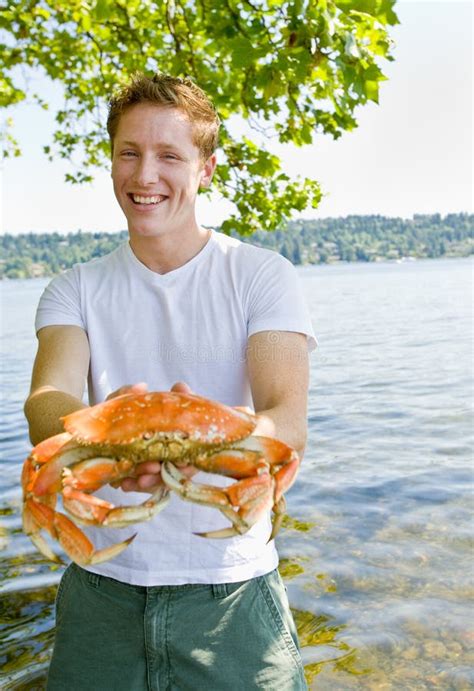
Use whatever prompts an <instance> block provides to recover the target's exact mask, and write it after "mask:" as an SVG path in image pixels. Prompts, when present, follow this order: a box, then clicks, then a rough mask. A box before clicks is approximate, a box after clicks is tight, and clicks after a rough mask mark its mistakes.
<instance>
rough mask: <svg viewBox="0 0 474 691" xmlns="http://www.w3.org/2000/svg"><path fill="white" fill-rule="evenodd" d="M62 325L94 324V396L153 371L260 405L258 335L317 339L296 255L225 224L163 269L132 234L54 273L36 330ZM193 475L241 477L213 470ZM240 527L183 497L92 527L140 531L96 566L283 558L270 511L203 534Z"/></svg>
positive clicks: (117, 535) (163, 385)
mask: <svg viewBox="0 0 474 691" xmlns="http://www.w3.org/2000/svg"><path fill="white" fill-rule="evenodd" d="M60 324H61V325H75V326H79V327H81V328H83V329H84V330H85V331H86V333H87V336H88V339H89V344H90V352H91V362H90V371H89V377H88V390H89V402H90V404H91V405H92V404H95V403H98V402H100V401H103V400H104V399H105V398H106V396H108V394H109V393H111V392H112V391H114V390H116V389H118V388H119V387H121V386H123V385H125V384H133V383H135V382H138V381H144V382H147V384H148V387H149V390H150V391H165V390H168V389H169V388H170V387H171V386H172V385H173V384H174V383H175V382H176V381H184V382H186V383H187V384H189V386H190V387H191V389H192V390H193V391H194V392H195V393H196V394H199V395H202V396H205V397H207V398H211V399H215V400H218V401H222V402H223V403H226V404H228V405H231V406H236V405H240V406H245V405H247V406H250V407H253V403H252V396H251V391H250V384H249V380H248V375H247V370H246V362H245V349H246V346H247V341H248V338H249V336H251V335H252V334H254V333H257V332H259V331H267V330H272V331H295V332H300V333H304V334H306V335H307V336H308V348H309V350H311V349H313V348H314V346H315V344H316V342H315V339H314V335H313V331H312V326H311V320H310V318H309V314H308V311H307V308H306V305H305V302H304V299H303V296H302V292H301V288H300V285H299V280H298V276H297V273H296V271H295V269H294V267H293V266H292V264H291V263H290V262H289V261H287V260H286V259H284V258H283V257H281V256H280V255H278V254H277V253H275V252H272V251H270V250H266V249H261V248H257V247H254V246H252V245H248V244H245V243H242V242H240V241H239V240H236V239H233V238H229V237H228V236H226V235H223V234H221V233H217V232H215V231H212V232H211V236H210V239H209V240H208V242H207V244H206V245H205V246H204V247H203V249H202V250H201V251H200V252H199V253H198V254H197V255H196V256H195V257H193V258H192V259H191V260H190V261H189V262H187V263H186V264H184V265H183V266H181V267H179V268H178V269H175V270H174V271H170V272H168V273H166V274H163V275H162V274H157V273H155V272H153V271H151V270H150V269H148V268H147V267H146V266H145V265H144V264H142V263H141V262H140V261H139V260H138V259H137V257H136V256H135V255H134V253H133V251H132V249H131V247H130V245H129V244H128V242H126V243H124V244H122V245H121V246H120V247H118V248H117V249H116V250H115V251H113V252H111V253H110V254H108V255H106V256H105V257H101V258H99V259H96V260H93V261H91V262H87V263H85V264H77V265H75V266H74V267H73V268H72V269H70V270H68V271H66V272H65V273H63V274H61V275H60V276H58V277H56V278H54V279H53V280H52V281H51V283H50V284H49V285H48V287H47V288H46V290H45V291H44V293H43V295H42V297H41V300H40V303H39V307H38V311H37V315H36V330H37V331H39V329H41V328H43V327H44V326H51V325H60ZM193 481H195V482H205V483H210V484H215V485H219V486H226V485H228V484H230V483H231V482H232V480H229V479H228V478H224V477H222V476H218V475H209V474H207V473H198V474H197V475H195V476H194V478H193ZM97 495H98V496H101V497H103V498H104V499H107V500H109V501H111V502H113V503H115V504H117V505H122V504H138V503H141V502H143V501H144V500H145V499H146V498H147V495H144V494H142V493H138V492H137V493H124V492H122V491H121V490H116V489H113V488H112V487H110V486H106V487H104V488H102V489H101V490H100V492H97ZM228 525H229V521H228V520H227V519H226V518H225V517H224V516H222V514H221V513H220V512H219V511H218V510H217V509H214V508H212V507H206V506H198V505H196V504H192V503H190V502H185V501H183V500H182V499H180V498H179V497H177V496H175V495H173V496H172V498H171V501H170V502H169V504H168V505H167V506H166V508H165V509H163V511H161V512H160V513H159V514H158V515H157V516H155V517H154V518H153V519H152V520H151V521H147V522H143V523H140V524H136V525H133V526H130V527H128V528H121V529H111V528H87V529H85V532H87V534H88V535H89V537H90V538H91V539H92V540H93V542H94V544H95V546H96V547H97V548H102V547H105V546H106V545H109V544H111V543H113V542H118V541H121V540H123V539H125V538H126V537H128V536H129V535H131V534H132V533H134V532H137V533H138V535H137V537H136V538H135V540H134V541H133V543H132V544H131V545H130V546H129V547H128V548H127V549H126V550H125V551H124V552H122V554H120V555H119V556H118V557H116V558H115V559H113V560H111V561H109V562H105V563H103V564H98V565H95V566H93V567H91V566H89V567H87V568H88V570H89V571H93V572H94V573H98V574H103V575H106V576H110V577H112V578H115V579H117V580H120V581H123V582H126V583H131V584H135V585H147V586H149V585H179V584H183V583H224V582H235V581H241V580H246V579H248V578H253V577H254V576H259V575H262V574H265V573H268V572H269V571H271V570H272V569H273V568H275V567H276V566H277V563H278V556H277V552H276V550H275V546H274V542H273V541H272V542H270V543H268V544H267V540H268V537H269V534H270V517H269V516H268V517H265V518H263V519H262V520H260V521H259V522H258V523H257V524H256V525H254V526H253V527H252V528H251V530H250V531H249V532H248V533H246V534H245V535H242V536H238V537H235V538H228V539H210V538H209V539H206V538H201V537H198V536H195V535H193V532H206V531H209V530H216V529H218V528H222V527H227V526H228Z"/></svg>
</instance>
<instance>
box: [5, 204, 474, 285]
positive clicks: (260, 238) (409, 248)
mask: <svg viewBox="0 0 474 691" xmlns="http://www.w3.org/2000/svg"><path fill="white" fill-rule="evenodd" d="M473 231H474V215H473V214H467V213H459V214H448V215H447V216H444V217H442V216H441V215H440V214H431V215H422V214H415V216H414V217H413V219H402V218H387V217H384V216H347V217H345V218H325V219H319V220H299V221H292V222H291V223H289V224H288V226H287V227H286V228H284V229H281V230H276V231H274V232H265V231H258V232H256V233H254V234H253V235H252V237H251V238H250V242H252V243H253V244H255V245H259V246H261V247H267V248H269V249H272V250H275V251H277V252H280V253H281V254H282V255H283V256H285V257H287V258H288V259H290V260H291V261H292V262H293V263H294V264H325V263H333V262H338V261H349V262H352V261H362V262H374V261H383V260H399V259H403V258H414V259H421V258H436V257H465V256H468V255H469V254H473V253H474V232H473ZM126 238H127V232H126V231H121V232H118V233H83V232H81V231H78V232H77V233H71V234H69V235H63V234H60V233H24V234H22V235H9V234H6V235H3V236H1V237H0V243H1V248H2V257H3V258H2V259H1V260H0V278H36V277H41V276H53V275H55V274H58V273H60V272H61V271H64V270H65V269H68V268H70V267H71V266H73V264H77V263H79V262H86V261H89V260H90V259H94V258H97V257H101V256H102V255H104V254H106V253H107V252H111V251H112V250H114V249H115V248H116V247H117V246H118V245H119V244H120V243H122V242H124V241H125V240H126Z"/></svg>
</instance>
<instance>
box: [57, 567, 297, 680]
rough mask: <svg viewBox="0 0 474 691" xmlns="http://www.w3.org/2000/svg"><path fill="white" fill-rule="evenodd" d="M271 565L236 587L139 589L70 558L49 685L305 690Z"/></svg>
mask: <svg viewBox="0 0 474 691" xmlns="http://www.w3.org/2000/svg"><path fill="white" fill-rule="evenodd" d="M306 688H307V687H306V683H305V680H304V673H303V665H302V662H301V657H300V653H299V648H298V640H297V635H296V630H295V625H294V622H293V618H292V616H291V612H290V608H289V605H288V599H287V597H286V591H285V586H284V585H283V583H282V580H281V578H280V575H279V573H278V571H277V570H275V571H272V572H271V573H269V574H266V575H265V576H259V577H257V578H253V579H251V580H249V581H243V582H240V583H220V584H218V585H201V584H197V585H177V586H153V587H143V586H135V585H128V584H126V583H121V582H120V581H116V580H114V579H112V578H107V577H105V576H98V575H96V574H93V573H90V572H88V571H85V570H84V569H81V568H80V567H79V566H76V564H71V565H70V566H69V567H68V568H67V569H66V571H65V572H64V575H63V577H62V579H61V583H60V585H59V589H58V595H57V599H56V640H55V645H54V652H53V657H52V661H51V666H50V669H49V675H48V685H47V689H48V691H66V689H67V691H86V690H87V691H90V690H91V689H94V691H108V690H109V689H110V691H112V690H113V691H122V690H123V691H158V690H159V691H188V690H189V691H197V690H199V689H206V691H209V690H210V691H224V690H225V691H251V690H252V689H266V690H271V689H276V690H278V691H290V690H291V691H299V690H301V689H306Z"/></svg>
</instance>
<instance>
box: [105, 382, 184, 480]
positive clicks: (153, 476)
mask: <svg viewBox="0 0 474 691" xmlns="http://www.w3.org/2000/svg"><path fill="white" fill-rule="evenodd" d="M147 390H148V387H147V385H146V384H144V383H143V382H140V383H139V384H132V385H130V386H121V387H120V389H117V391H114V392H113V393H111V394H110V395H109V396H107V400H109V399H110V398H115V397H116V396H123V395H124V394H127V393H146V391H147ZM171 391H176V392H177V393H193V392H192V391H191V387H189V386H188V385H187V384H185V383H184V382H176V384H173V386H172V387H171ZM180 471H181V472H182V473H183V475H186V476H187V477H192V476H193V475H195V474H196V473H197V472H198V471H197V470H196V468H193V467H191V466H189V467H185V468H180ZM162 484H163V480H162V479H161V463H160V462H159V461H146V462H145V463H139V464H138V465H137V467H136V468H135V477H127V478H125V480H122V482H121V483H119V484H118V485H115V484H114V486H119V487H120V488H121V489H122V490H123V491H124V492H147V493H149V494H151V493H153V492H155V490H157V489H158V487H159V486H160V485H162Z"/></svg>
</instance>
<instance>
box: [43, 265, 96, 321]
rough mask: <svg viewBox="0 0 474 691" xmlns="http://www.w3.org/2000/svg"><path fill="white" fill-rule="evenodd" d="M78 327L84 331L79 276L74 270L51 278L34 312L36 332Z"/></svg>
mask: <svg viewBox="0 0 474 691" xmlns="http://www.w3.org/2000/svg"><path fill="white" fill-rule="evenodd" d="M59 325H67V326H80V327H81V328H82V329H85V324H84V319H83V316H82V313H81V300H80V290H79V276H78V273H77V271H75V269H74V268H72V269H70V270H69V271H66V272H65V273H63V274H61V275H60V276H57V277H56V278H53V280H52V281H51V283H50V284H49V285H48V286H47V287H46V288H45V290H44V292H43V294H42V296H41V298H40V301H39V305H38V309H37V311H36V319H35V329H36V332H37V333H38V331H39V330H40V329H42V328H43V327H44V326H59Z"/></svg>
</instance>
